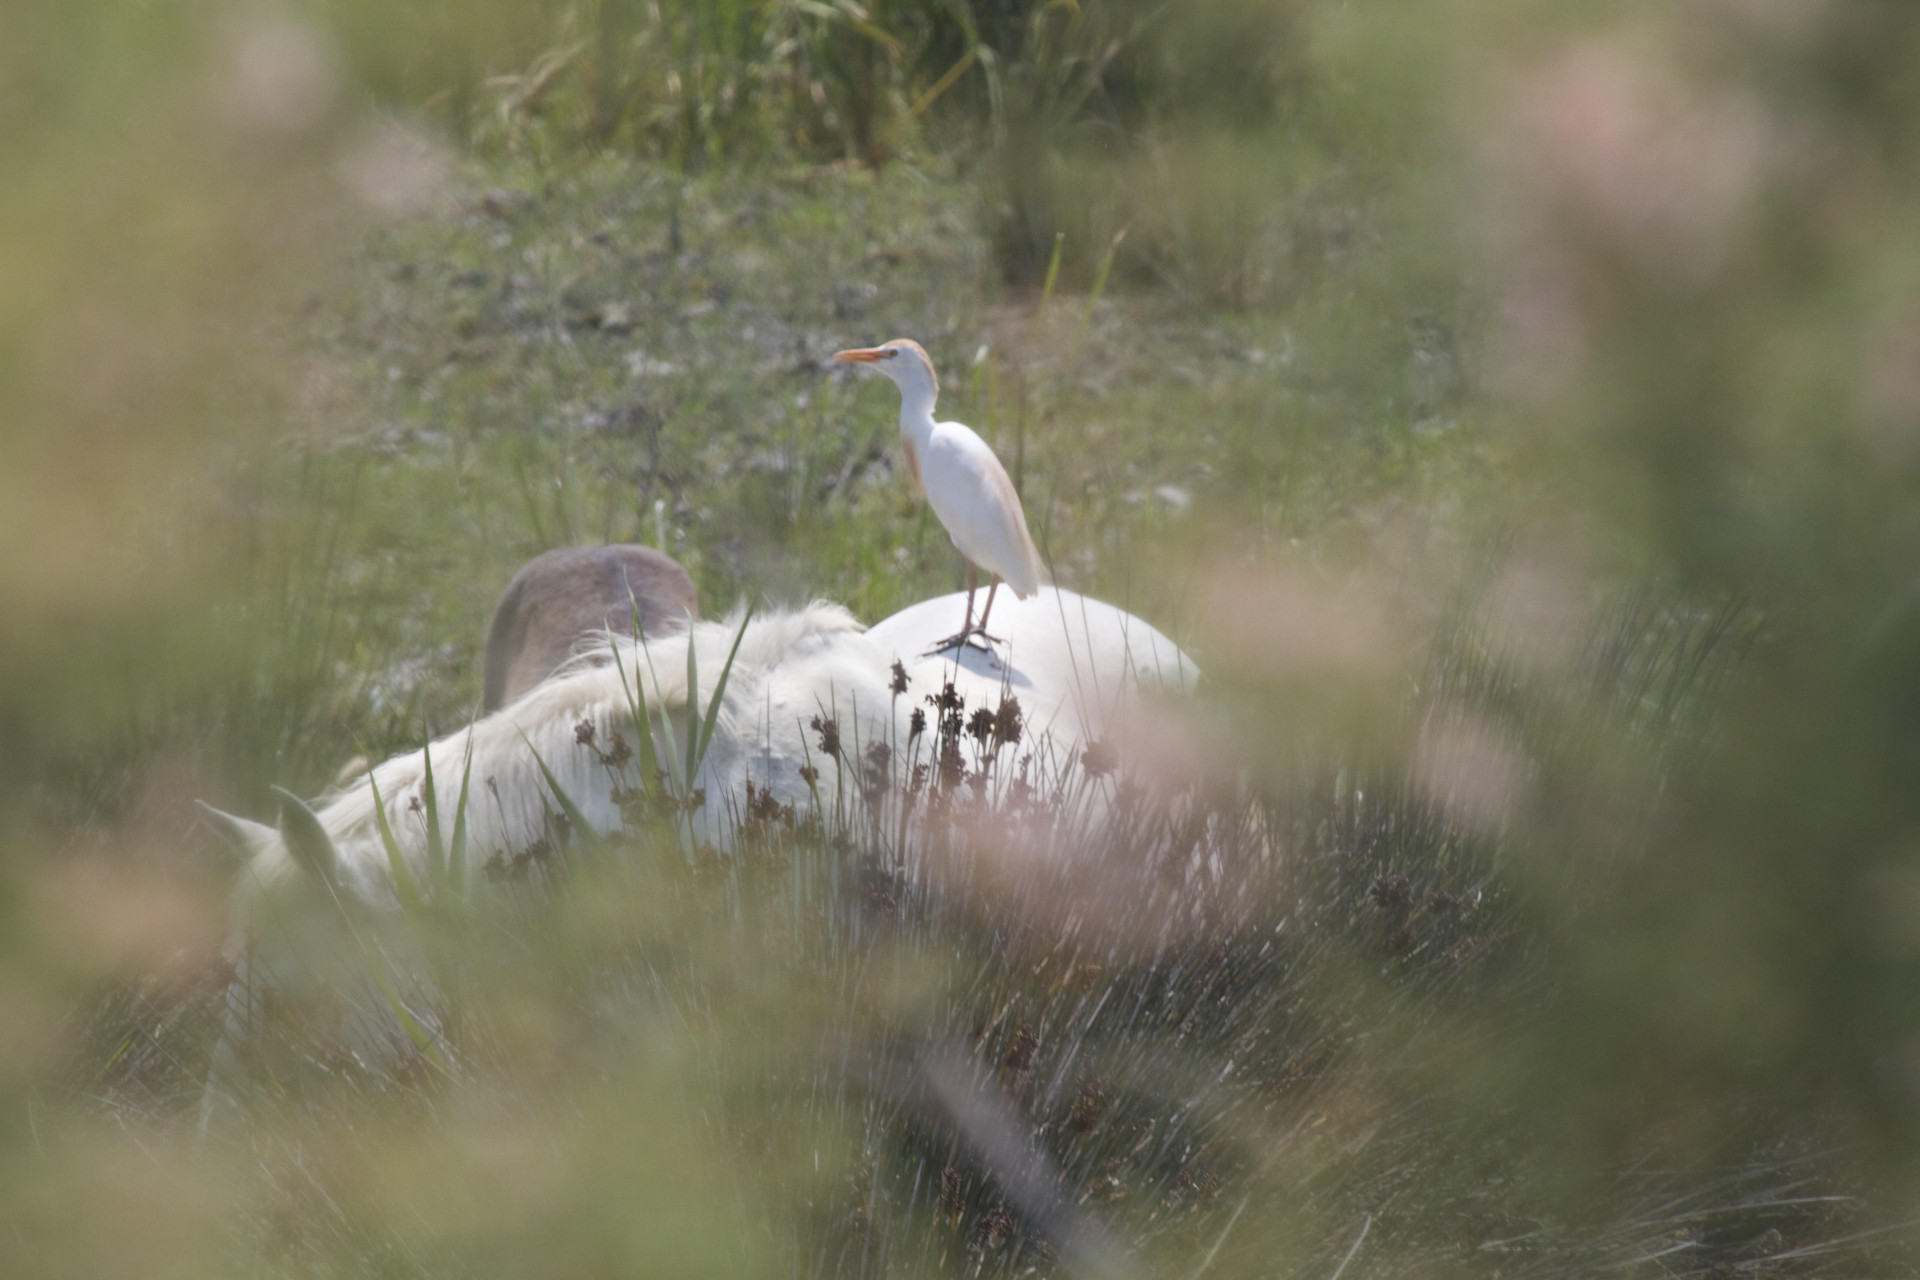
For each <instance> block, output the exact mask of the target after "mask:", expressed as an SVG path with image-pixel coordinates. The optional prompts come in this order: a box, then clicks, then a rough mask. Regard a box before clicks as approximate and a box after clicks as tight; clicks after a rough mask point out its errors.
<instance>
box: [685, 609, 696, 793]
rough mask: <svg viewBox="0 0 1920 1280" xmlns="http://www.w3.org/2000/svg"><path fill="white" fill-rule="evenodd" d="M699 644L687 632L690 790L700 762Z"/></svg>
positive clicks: (686, 775) (688, 774) (688, 765)
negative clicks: (696, 654) (695, 769)
mask: <svg viewBox="0 0 1920 1280" xmlns="http://www.w3.org/2000/svg"><path fill="white" fill-rule="evenodd" d="M698 647H699V646H697V645H695V644H694V642H693V632H692V631H691V630H689V631H688V632H687V771H686V773H685V774H684V775H683V777H684V778H685V780H686V789H687V791H688V792H692V790H693V771H694V768H695V767H696V766H697V765H698V764H699V763H700V762H699V760H698V759H697V758H696V753H697V752H698V750H699V746H700V663H699V661H698V659H697V658H696V656H695V653H696V650H697V649H698Z"/></svg>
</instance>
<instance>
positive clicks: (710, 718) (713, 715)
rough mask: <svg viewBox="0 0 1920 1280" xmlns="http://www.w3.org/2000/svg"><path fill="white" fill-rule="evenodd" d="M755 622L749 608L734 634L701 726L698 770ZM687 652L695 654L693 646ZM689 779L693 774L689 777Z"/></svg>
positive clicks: (710, 743) (704, 759)
mask: <svg viewBox="0 0 1920 1280" xmlns="http://www.w3.org/2000/svg"><path fill="white" fill-rule="evenodd" d="M752 621H753V606H752V605H748V606H747V612H746V614H745V616H743V617H742V618H741V619H740V629H739V630H738V631H736V632H734V633H733V648H731V649H729V650H727V663H726V665H725V666H723V667H721V668H720V682H719V683H718V684H716V685H715V686H714V687H713V701H712V702H710V703H708V704H707V720H706V723H705V724H703V725H701V726H700V749H699V751H697V752H695V753H694V758H693V765H694V768H695V769H696V770H698V769H699V767H700V766H701V765H702V764H704V763H705V762H706V759H707V748H708V747H710V746H712V745H713V730H714V726H715V725H716V724H718V723H719V721H720V704H721V703H722V702H723V701H725V700H726V696H727V681H728V679H729V678H731V677H732V675H733V660H734V659H735V658H737V657H739V656H740V642H741V641H742V640H744V639H746V638H747V624H748V623H749V622H752ZM687 652H689V653H691V652H693V648H692V646H691V645H689V646H688V648H687ZM687 776H688V778H689V779H691V778H692V776H693V775H692V774H691V773H690V774H688V775H687Z"/></svg>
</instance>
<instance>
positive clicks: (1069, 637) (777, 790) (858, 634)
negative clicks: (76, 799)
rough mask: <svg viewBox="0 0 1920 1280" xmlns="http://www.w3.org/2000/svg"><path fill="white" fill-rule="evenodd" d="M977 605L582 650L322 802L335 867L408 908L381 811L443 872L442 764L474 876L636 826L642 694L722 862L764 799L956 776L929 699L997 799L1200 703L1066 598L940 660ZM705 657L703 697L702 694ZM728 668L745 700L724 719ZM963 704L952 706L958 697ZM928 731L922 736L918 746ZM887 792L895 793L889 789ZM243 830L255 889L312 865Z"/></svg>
mask: <svg viewBox="0 0 1920 1280" xmlns="http://www.w3.org/2000/svg"><path fill="white" fill-rule="evenodd" d="M959 603H960V601H959V597H958V596H957V595H955V596H947V597H943V598H940V599H937V600H929V601H926V602H924V603H922V604H918V605H914V606H912V607H910V608H908V609H905V610H903V611H901V612H900V613H897V614H895V615H894V616H892V617H890V618H888V619H886V620H885V621H883V622H881V623H879V624H877V625H876V626H874V627H873V628H871V629H863V628H862V627H861V626H860V624H859V623H858V622H856V621H855V620H854V619H853V617H852V615H850V614H849V613H848V612H847V611H846V610H845V609H843V608H841V607H839V606H838V605H832V604H821V603H815V604H812V605H809V606H807V607H805V608H802V609H798V610H793V611H788V612H778V613H765V614H760V615H756V616H753V617H751V618H750V619H748V620H747V621H746V622H745V623H744V626H743V624H742V620H741V616H740V615H739V614H738V613H737V612H736V614H735V615H734V616H733V617H730V618H728V619H725V620H719V621H708V622H701V623H698V624H696V625H695V626H694V627H693V629H692V630H691V631H690V632H683V633H680V634H677V635H669V636H663V637H660V638H658V639H653V640H649V641H645V642H643V643H635V642H634V641H632V640H630V639H628V638H626V637H623V636H610V637H608V639H607V641H606V643H605V645H604V646H603V647H602V649H601V650H600V651H599V652H590V653H587V654H584V655H582V657H581V658H580V659H578V660H577V661H576V662H574V663H573V664H571V665H570V666H568V667H565V668H563V669H562V670H561V671H560V672H558V673H557V674H556V675H554V676H553V677H552V678H551V679H549V680H547V681H545V682H543V683H542V684H540V685H538V686H536V687H535V688H534V689H532V690H531V691H530V692H528V693H526V694H525V695H524V696H522V697H521V698H519V699H518V700H516V701H515V702H513V703H511V704H510V705H508V706H506V707H504V708H502V709H501V710H499V711H496V712H494V713H493V714H491V715H488V716H486V717H484V718H482V719H481V720H478V721H476V722H475V723H474V724H472V725H469V726H468V727H467V728H464V729H462V730H460V731H458V732H457V733H453V734H449V735H448V736H446V737H444V738H441V739H440V740H439V741H437V742H435V743H433V744H432V745H431V747H429V748H427V749H425V750H423V751H414V752H409V753H407V754H404V755H400V756H396V757H394V758H393V759H390V760H388V761H386V762H385V763H383V764H381V765H379V766H377V767H375V768H374V769H372V770H371V771H369V772H368V773H367V774H363V775H361V776H360V777H358V778H356V779H354V780H352V781H351V782H349V783H347V784H346V785H345V786H344V787H343V788H342V789H341V790H339V791H336V792H334V793H332V794H330V795H327V796H323V797H321V798H320V799H319V800H317V801H316V802H315V803H314V804H313V806H312V813H313V815H314V817H316V818H317V819H318V822H319V825H320V826H321V827H322V828H324V830H325V832H326V834H327V836H328V837H330V840H331V843H332V845H333V849H334V856H336V857H337V865H335V866H333V867H330V868H322V869H321V870H323V871H325V873H326V874H327V876H328V878H329V879H331V880H332V881H334V882H335V883H336V884H338V885H339V886H340V887H342V888H344V889H346V890H347V891H349V892H351V893H352V894H353V895H354V896H356V897H358V898H360V899H361V900H363V901H367V902H373V903H378V902H391V901H392V900H393V894H394V885H393V883H392V876H391V872H390V869H389V863H388V856H387V852H386V847H385V844H384V841H383V838H382V836H381V833H380V829H379V821H378V817H377V815H376V801H375V797H376V795H377V796H378V803H379V805H380V806H381V807H383V808H384V810H385V816H386V821H387V825H388V828H389V830H390V832H391V833H392V835H393V837H394V839H395V841H396V843H397V844H398V845H399V847H400V848H401V849H402V851H403V852H404V854H405V856H406V858H407V859H408V862H409V864H410V865H411V866H412V867H413V869H414V871H415V873H416V874H419V873H421V872H422V871H423V870H424V868H425V864H426V860H427V856H428V855H427V850H428V838H427V826H426V821H425V813H426V805H425V803H424V801H425V795H424V790H425V787H426V781H427V759H426V751H431V753H432V772H433V778H434V784H435V798H436V802H437V807H438V811H439V813H440V815H442V823H443V827H445V828H446V829H449V830H450V829H451V826H452V824H453V821H454V815H455V812H456V809H457V807H458V805H459V800H460V792H461V789H462V785H463V782H465V783H466V784H467V790H468V795H467V807H466V830H467V840H468V849H469V856H470V859H471V860H472V861H474V862H476V863H478V862H485V861H486V860H488V859H490V858H492V857H494V856H496V855H498V856H500V857H502V858H511V857H512V856H513V855H514V854H516V853H518V852H522V851H525V850H527V849H529V848H531V847H534V846H536V845H539V844H540V843H541V842H542V841H550V840H552V839H553V838H554V837H555V835H556V831H557V828H558V827H559V826H561V825H563V823H561V822H560V821H559V820H558V818H557V815H563V814H564V812H565V811H566V809H567V808H568V807H569V806H571V807H572V808H573V810H574V812H575V813H576V814H577V815H579V816H580V817H583V818H584V819H585V821H586V822H587V823H588V824H589V825H591V826H592V827H593V828H595V829H596V830H597V831H600V832H609V831H613V830H616V829H618V828H619V827H620V826H621V825H622V822H623V814H622V801H623V799H624V800H625V801H626V802H627V803H628V804H632V803H633V802H634V798H635V793H636V792H638V791H639V790H640V788H641V782H642V780H641V779H640V777H639V775H638V770H637V768H636V767H635V766H636V764H637V755H635V754H632V752H633V748H634V746H635V745H636V744H637V742H638V735H637V733H636V731H635V728H634V716H633V709H634V707H635V706H636V705H637V704H638V702H639V701H640V699H641V697H642V696H643V697H644V702H645V706H646V708H647V709H648V710H649V711H650V712H651V713H652V718H653V720H654V724H653V738H654V744H655V750H656V753H657V754H658V756H659V757H661V758H662V762H663V764H667V763H669V761H670V764H671V766H672V767H671V768H670V769H669V772H670V773H672V774H674V775H676V776H674V777H673V779H672V781H671V783H670V788H671V791H672V792H673V793H675V794H679V795H682V796H685V795H689V794H703V795H704V802H703V803H702V804H700V806H699V807H698V808H697V809H696V810H694V811H693V812H692V814H691V815H690V817H689V818H688V819H687V824H686V828H685V833H686V837H687V838H688V839H689V840H692V841H698V842H701V843H704V844H707V845H710V846H712V847H715V848H719V849H725V848H727V847H730V846H731V845H732V844H733V842H734V839H735V836H736V834H737V832H738V829H739V823H740V821H741V820H742V814H743V812H744V809H743V805H744V802H745V801H746V800H747V799H748V798H749V796H750V795H751V796H753V797H756V798H757V799H758V802H759V803H760V804H761V805H762V806H763V808H764V807H765V806H767V805H768V804H769V802H770V803H771V804H772V805H774V806H782V807H783V806H788V805H791V806H793V807H794V811H795V812H796V813H799V814H802V815H804V814H806V813H808V812H810V811H812V810H813V809H814V807H815V806H820V807H823V808H835V807H838V808H839V810H840V811H841V813H842V815H843V816H844V815H846V814H847V813H850V812H851V810H852V809H853V808H855V807H857V806H858V805H859V804H860V803H862V802H863V801H862V797H865V798H867V799H872V798H873V797H875V796H877V795H878V794H880V793H882V792H888V793H891V791H892V790H893V789H894V788H895V787H899V786H909V785H911V782H912V773H913V768H914V765H915V764H925V765H928V766H930V767H933V768H935V769H937V767H938V764H939V760H938V753H939V750H940V744H941V741H942V734H941V732H940V729H941V723H940V721H941V712H942V708H941V707H938V706H934V705H930V703H929V699H930V698H936V699H937V698H938V697H939V695H941V694H942V692H943V690H944V689H945V688H946V687H947V686H949V685H951V686H952V691H953V694H954V695H957V699H958V706H957V708H955V709H956V710H957V713H958V715H959V718H960V719H961V720H962V721H964V722H966V728H968V729H971V730H973V732H972V733H967V732H966V731H965V729H963V732H962V734H961V739H962V741H961V743H960V746H961V747H962V750H961V751H960V753H959V761H958V762H959V764H960V765H961V767H963V768H966V769H969V770H970V771H972V772H974V773H976V774H982V773H991V774H993V775H994V781H995V783H996V784H999V783H1001V782H1003V781H1004V780H1005V779H1006V778H1008V777H1010V776H1012V774H1013V773H1014V771H1015V770H1016V769H1018V768H1020V767H1021V765H1022V762H1024V765H1025V767H1026V768H1028V769H1029V770H1031V771H1032V774H1033V776H1034V777H1035V778H1053V777H1058V776H1060V775H1062V774H1063V773H1064V772H1065V771H1067V770H1068V769H1069V768H1070V767H1071V766H1072V765H1073V764H1074V763H1075V762H1076V761H1077V760H1078V759H1079V756H1080V753H1081V752H1082V751H1083V750H1084V748H1085V747H1086V746H1087V745H1088V744H1089V743H1092V742H1096V741H1098V740H1100V739H1101V737H1102V736H1103V734H1104V733H1105V732H1106V729H1107V726H1108V724H1109V723H1110V721H1111V718H1112V716H1113V714H1114V712H1115V710H1116V709H1117V708H1118V707H1119V706H1120V705H1121V704H1122V703H1123V702H1125V701H1126V700H1127V699H1129V698H1131V697H1133V696H1135V695H1136V694H1138V693H1139V692H1140V691H1142V690H1148V689H1168V690H1183V689H1189V688H1191V687H1192V685H1193V683H1194V681H1195V680H1196V678H1197V674H1198V673H1197V670H1196V668H1195V667H1194V665H1193V663H1192V661H1191V660H1190V659H1189V658H1188V657H1187V656H1186V655H1185V654H1184V653H1182V652H1181V650H1180V649H1179V647H1178V646H1177V645H1175V644H1174V643H1173V642H1172V641H1171V640H1169V639H1168V638H1167V637H1166V636H1165V635H1164V634H1162V633H1161V632H1160V631H1158V630H1156V629H1155V628H1154V627H1152V626H1151V625H1149V624H1148V623H1146V622H1143V621H1141V620H1140V619H1139V618H1136V617H1133V616H1132V615H1130V614H1128V613H1126V612H1124V611H1123V610H1120V609H1118V608H1115V607H1114V606H1112V605H1109V604H1103V603H1101V602H1100V601H1097V600H1090V599H1088V598H1086V597H1084V596H1081V595H1078V594H1076V593H1074V592H1071V591H1065V590H1059V589H1056V588H1053V587H1047V588H1043V589H1042V590H1041V591H1040V592H1039V593H1038V594H1036V595H1035V596H1033V597H1031V598H1029V599H1027V600H1025V601H1015V602H1007V603H1006V604H1005V606H1004V612H1003V613H999V614H996V623H997V625H998V628H999V631H1000V635H1001V637H1002V641H1001V643H999V644H996V645H995V646H994V647H993V648H992V649H991V650H989V649H984V648H980V647H974V646H969V647H965V648H959V649H947V650H944V651H940V652H929V651H928V646H929V645H931V644H934V643H937V642H938V640H939V639H940V638H941V637H942V636H943V635H944V633H945V630H946V628H947V627H949V626H950V625H951V617H950V615H951V614H952V612H953V610H954V608H955V607H956V606H957V605H958V604H959ZM736 644H737V646H738V649H737V653H736V652H733V651H734V647H735V645H736ZM689 646H691V647H692V648H693V651H694V653H693V656H694V660H695V661H694V671H695V678H696V680H697V681H698V682H699V683H698V687H690V685H689V681H688V675H689V669H688V654H687V650H688V647H689ZM730 653H732V664H731V668H730V669H729V668H728V662H729V654H730ZM896 664H897V667H896ZM723 670H725V671H727V675H728V678H727V684H726V689H725V692H724V696H723V697H722V698H721V699H720V702H719V706H718V707H717V708H715V707H714V706H713V699H714V696H715V689H716V686H717V683H718V681H719V678H720V676H721V674H722V672H723ZM903 676H904V677H905V684H904V686H902V685H901V681H900V678H901V677H903ZM690 695H691V697H692V698H693V700H694V702H695V705H696V706H697V711H696V713H695V715H694V716H693V717H692V719H693V721H694V722H695V723H696V725H697V726H698V727H699V728H701V729H704V728H705V726H706V722H707V720H708V718H709V713H711V718H712V733H711V739H710V742H709V743H708V745H707V746H706V749H705V752H704V756H703V758H702V760H701V763H700V765H699V767H698V769H697V770H696V772H695V774H694V776H693V778H692V779H691V783H690V785H689V783H688V781H687V780H686V779H685V778H684V777H681V776H677V775H679V774H683V773H684V759H685V752H686V746H687V742H686V739H687V736H688V734H687V725H688V723H689V717H688V704H689V697H690ZM1008 699H1011V700H1012V702H1011V703H1009V704H1008V706H1009V707H1011V706H1013V705H1017V708H1018V713H1019V720H1020V727H1019V734H1018V737H1017V739H1015V740H1012V741H1008V740H1007V739H1008V737H1009V736H1010V735H1009V733H1008V730H1009V728H1010V727H1011V722H1010V721H1009V722H1008V724H1006V725H1002V726H1001V728H1000V736H999V737H998V738H996V737H995V736H994V733H993V730H992V729H991V728H983V726H982V725H981V724H980V722H978V721H977V720H976V719H975V717H976V716H978V714H979V713H980V712H981V711H982V710H983V709H984V710H985V711H987V712H989V713H991V714H992V715H993V716H994V717H995V718H996V722H997V718H998V717H999V715H1000V713H1001V711H1002V707H1003V702H1004V701H1005V700H1008ZM948 706H949V707H950V708H954V707H955V704H954V703H953V701H952V700H951V699H950V700H949V703H948ZM662 718H665V719H666V720H667V721H668V722H669V724H670V725H671V728H667V727H663V726H662V725H661V723H660V721H661V719H662ZM917 720H918V721H920V722H922V724H923V725H924V727H922V728H920V729H918V730H916V721H917ZM949 727H951V724H950V725H949ZM947 737H949V738H951V737H952V735H951V734H949V735H947ZM830 748H831V750H829V749H830ZM990 761H991V762H990ZM469 762H470V765H469ZM549 775H550V776H549ZM883 779H884V780H885V781H887V782H889V783H891V784H893V785H892V787H882V786H878V785H874V784H876V783H877V782H879V781H881V780H883ZM556 783H557V784H558V786H557V788H556V786H555V784H556ZM749 788H751V792H750V790H749ZM292 817H293V820H294V821H296V822H297V821H298V820H299V817H300V815H298V814H295V815H292ZM229 821H230V825H229V830H230V831H233V832H238V833H240V835H241V838H242V840H243V841H244V842H246V843H249V844H250V845H251V846H252V849H253V857H252V861H251V865H252V871H253V875H252V876H251V877H250V879H251V880H252V882H253V884H254V885H255V886H257V887H265V886H270V885H272V884H273V883H275V882H277V881H278V880H280V879H281V878H282V877H284V876H286V875H287V874H289V873H290V872H291V871H292V870H293V869H294V868H295V867H296V866H297V865H299V862H300V861H301V859H300V858H299V857H296V855H297V854H300V853H301V852H302V850H301V849H300V848H299V847H297V842H296V847H293V848H290V847H289V842H288V841H287V840H286V839H284V838H283V836H282V834H281V832H280V831H277V830H275V829H274V828H271V827H267V826H265V825H263V824H258V823H247V822H244V821H243V820H229ZM283 825H284V824H283ZM308 846H309V850H311V848H312V842H308Z"/></svg>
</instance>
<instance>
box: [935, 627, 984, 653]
mask: <svg viewBox="0 0 1920 1280" xmlns="http://www.w3.org/2000/svg"><path fill="white" fill-rule="evenodd" d="M999 643H1000V637H999V636H990V635H988V634H987V633H986V631H985V630H983V629H982V628H980V627H970V628H968V629H967V630H965V631H956V632H954V633H953V634H952V635H950V636H948V637H947V638H946V639H945V640H942V641H941V642H940V643H939V644H936V645H935V646H933V648H931V649H929V650H927V651H926V652H925V653H923V654H921V655H920V656H921V657H923V658H931V657H932V656H933V655H934V654H936V653H945V652H947V651H948V650H949V649H959V648H963V647H964V648H970V649H978V650H979V651H980V652H982V653H992V652H993V646H994V645H996V644H999Z"/></svg>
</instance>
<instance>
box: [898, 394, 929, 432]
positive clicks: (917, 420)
mask: <svg viewBox="0 0 1920 1280" xmlns="http://www.w3.org/2000/svg"><path fill="white" fill-rule="evenodd" d="M933 402H934V393H933V392H932V391H931V390H929V389H927V388H924V387H902V388H900V434H901V435H903V436H906V437H907V438H908V439H909V440H925V439H926V438H927V437H928V436H930V435H932V434H933Z"/></svg>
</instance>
